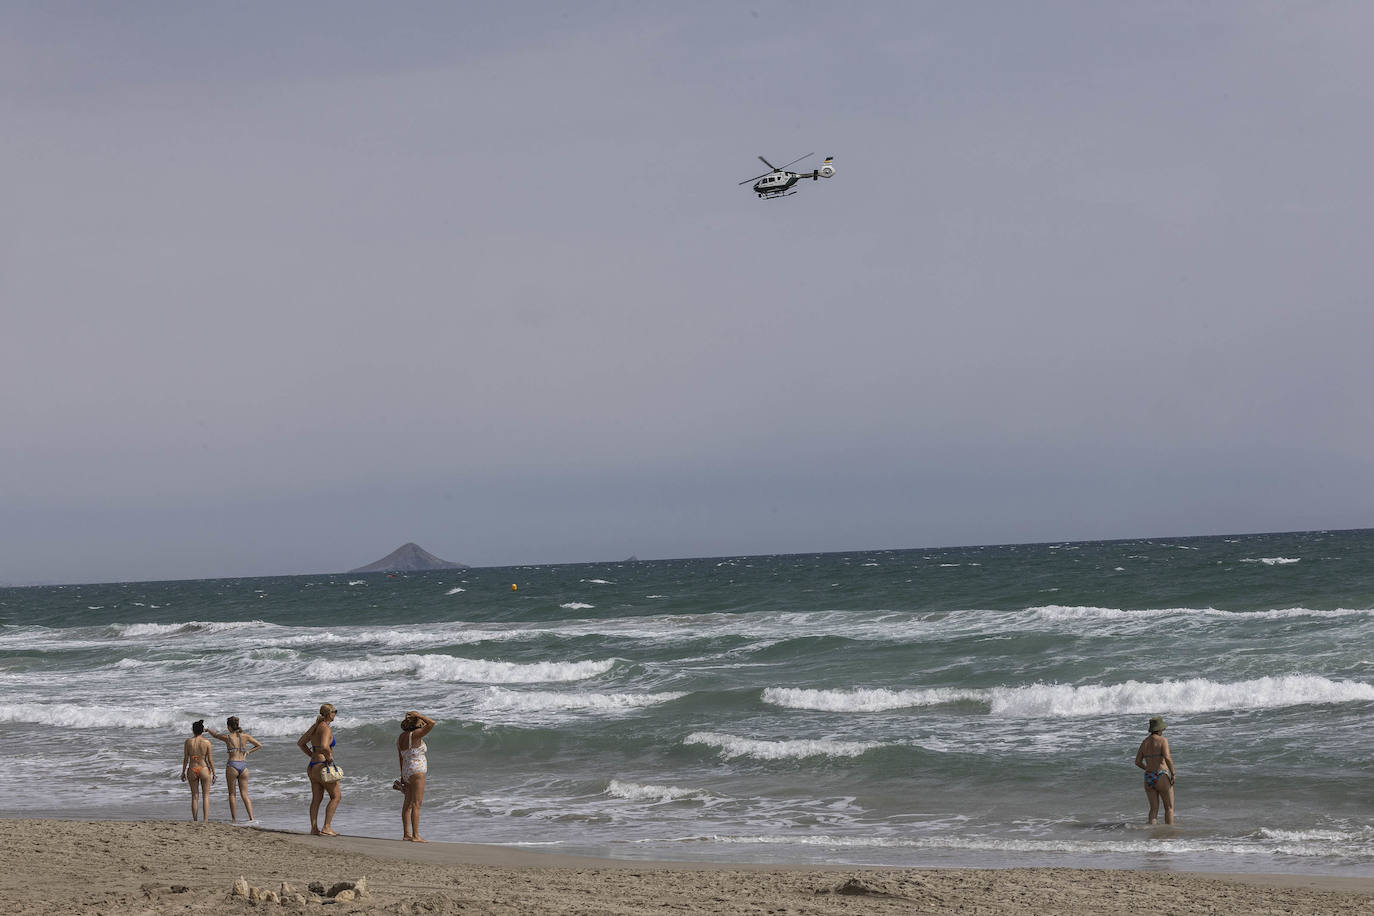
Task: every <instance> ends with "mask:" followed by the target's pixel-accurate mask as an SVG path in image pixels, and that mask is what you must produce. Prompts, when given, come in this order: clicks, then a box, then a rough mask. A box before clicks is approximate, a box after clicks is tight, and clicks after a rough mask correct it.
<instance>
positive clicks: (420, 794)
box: [396, 709, 434, 843]
mask: <svg viewBox="0 0 1374 916" xmlns="http://www.w3.org/2000/svg"><path fill="white" fill-rule="evenodd" d="M432 728H434V720H433V719H431V718H430V717H429V716H422V715H420V714H419V713H418V712H416V711H415V710H413V709H412V710H411V711H410V712H408V713H406V714H405V718H403V719H402V720H401V734H400V736H399V737H398V738H397V739H396V758H397V760H398V761H399V762H400V764H401V778H400V779H399V780H397V788H399V789H401V790H402V791H404V792H405V801H404V802H402V803H401V839H403V840H409V841H410V842H412V843H423V842H425V840H424V838H423V837H421V836H420V803H421V802H423V801H424V800H425V774H426V773H428V772H429V761H428V760H426V759H425V752H426V751H427V750H429V749H428V748H427V747H425V741H424V738H425V735H428V734H429V731H430V729H432Z"/></svg>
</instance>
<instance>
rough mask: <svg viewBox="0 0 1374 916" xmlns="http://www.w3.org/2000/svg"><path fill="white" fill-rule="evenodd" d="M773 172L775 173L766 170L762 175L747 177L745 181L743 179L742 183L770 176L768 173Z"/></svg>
mask: <svg viewBox="0 0 1374 916" xmlns="http://www.w3.org/2000/svg"><path fill="white" fill-rule="evenodd" d="M772 174H773V173H772V172H764V173H763V174H762V175H755V176H754V177H753V178H746V179H744V180H743V181H741V182H740V184H748V183H749V182H751V181H758V180H759V179H760V178H764V177H766V176H768V175H772Z"/></svg>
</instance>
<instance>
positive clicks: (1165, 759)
mask: <svg viewBox="0 0 1374 916" xmlns="http://www.w3.org/2000/svg"><path fill="white" fill-rule="evenodd" d="M1164 727H1165V726H1164V719H1162V718H1161V717H1159V716H1155V717H1154V718H1152V719H1151V720H1150V734H1149V736H1148V737H1147V738H1146V739H1145V740H1144V741H1142V742H1140V749H1139V750H1137V751H1136V752H1135V765H1136V766H1138V767H1140V768H1141V769H1142V770H1144V771H1145V796H1146V797H1147V798H1148V799H1149V800H1150V821H1149V823H1151V824H1155V823H1158V822H1159V820H1158V819H1159V804H1160V802H1163V803H1164V823H1166V824H1172V823H1173V822H1174V758H1173V757H1172V756H1170V754H1169V739H1168V738H1165V737H1164Z"/></svg>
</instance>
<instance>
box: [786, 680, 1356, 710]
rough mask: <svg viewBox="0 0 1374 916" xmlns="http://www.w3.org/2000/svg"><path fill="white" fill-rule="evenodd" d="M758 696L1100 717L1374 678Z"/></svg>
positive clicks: (1306, 698)
mask: <svg viewBox="0 0 1374 916" xmlns="http://www.w3.org/2000/svg"><path fill="white" fill-rule="evenodd" d="M763 701H764V702H765V703H771V704H772V705H774V706H782V707H786V708H789V709H807V710H819V711H825V712H881V711H884V710H889V709H905V708H908V707H916V706H933V705H938V704H942V703H958V702H977V703H982V704H985V705H986V706H987V708H988V711H989V712H990V713H992V714H993V715H995V716H1053V717H1073V716H1104V715H1117V714H1121V713H1150V712H1173V713H1198V712H1216V711H1220V710H1228V709H1267V708H1272V707H1279V706H1305V705H1311V704H1325V703H1368V702H1374V684H1365V683H1362V682H1360V681H1348V680H1331V679H1329V678H1324V677H1319V676H1316V675H1304V674H1294V675H1287V676H1283V677H1262V678H1255V679H1253V680H1248V681H1236V682H1233V683H1220V682H1217V681H1211V680H1208V679H1206V678H1189V679H1186V680H1172V681H1154V682H1144V681H1126V682H1125V683H1122V684H1090V685H1083V686H1077V687H1075V686H1071V685H1067V684H1031V685H1028V686H1025V687H991V688H983V689H977V690H950V689H942V688H934V689H928V690H887V689H882V688H879V689H864V688H855V689H852V690H801V689H796V688H788V687H769V688H767V689H766V690H764V691H763Z"/></svg>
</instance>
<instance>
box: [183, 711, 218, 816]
mask: <svg viewBox="0 0 1374 916" xmlns="http://www.w3.org/2000/svg"><path fill="white" fill-rule="evenodd" d="M203 731H205V720H204V719H197V720H196V721H194V722H192V723H191V737H189V738H187V739H186V742H185V743H184V744H182V746H181V781H182V782H184V783H187V784H188V785H190V787H191V820H193V821H194V820H195V819H196V815H197V814H201V815H202V816H201V821H202V822H204V821H208V820H209V819H210V783H212V782H214V781H215V758H214V754H213V751H214V746H213V745H211V744H210V739H209V738H206V737H204V736H202V735H201V732H203ZM197 791H199V792H200V796H199V797H197V796H196V792H197Z"/></svg>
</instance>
